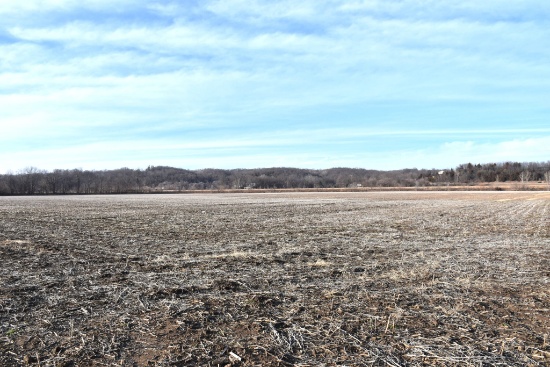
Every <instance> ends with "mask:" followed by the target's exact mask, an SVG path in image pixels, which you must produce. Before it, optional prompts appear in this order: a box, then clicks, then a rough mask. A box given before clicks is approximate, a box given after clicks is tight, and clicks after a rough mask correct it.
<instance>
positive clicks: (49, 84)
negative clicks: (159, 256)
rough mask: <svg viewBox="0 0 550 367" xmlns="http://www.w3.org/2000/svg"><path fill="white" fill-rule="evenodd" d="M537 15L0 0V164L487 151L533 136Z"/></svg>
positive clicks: (541, 29)
mask: <svg viewBox="0 0 550 367" xmlns="http://www.w3.org/2000/svg"><path fill="white" fill-rule="evenodd" d="M549 16H550V5H546V4H544V3H541V2H539V1H534V0H527V1H510V2H505V3H502V2H496V1H487V2H483V3H479V2H474V1H469V0H468V1H463V2H458V3H453V4H449V3H442V2H438V1H422V2H420V1H414V0H403V1H391V2H388V1H337V0H327V1H313V0H306V1H302V2H300V3H299V4H298V3H296V2H291V1H286V0H285V1H273V2H264V1H242V0H224V1H204V2H202V1H201V2H198V1H190V2H175V1H155V2H149V3H139V2H138V3H136V2H134V1H129V0H128V1H126V0H124V1H114V2H113V1H104V0H95V1H87V2H80V1H72V0H46V1H42V0H41V1H38V0H29V1H18V2H16V1H5V2H2V4H0V17H1V18H2V19H3V20H4V21H3V24H4V25H3V26H2V27H0V53H1V54H2V57H1V58H0V81H1V83H0V105H1V106H2V107H1V111H2V113H1V115H0V127H1V128H2V134H1V135H0V158H1V161H0V171H1V170H2V169H3V170H7V169H18V168H21V167H22V166H28V165H37V166H40V164H38V162H37V159H38V158H37V156H38V155H39V156H41V157H50V158H49V160H48V161H47V164H44V165H43V166H44V167H46V166H47V167H56V166H58V167H62V166H65V167H66V166H67V165H68V164H72V165H74V164H75V161H79V160H80V161H82V162H91V161H92V160H93V161H94V163H93V164H91V163H90V166H89V167H96V168H102V167H107V166H112V165H113V164H115V163H114V162H116V165H131V164H130V163H128V164H123V163H124V162H134V163H135V164H138V162H142V163H143V162H145V161H147V156H146V155H147V154H149V155H150V156H151V157H157V158H158V160H162V159H163V158H164V159H166V160H170V159H174V161H178V159H177V158H178V157H180V158H181V160H180V161H181V162H182V163H181V164H180V165H179V166H182V165H186V166H193V167H197V165H200V164H203V163H205V162H213V163H215V162H216V159H219V161H218V162H219V164H211V165H209V166H220V167H240V166H243V165H253V166H268V165H272V163H271V162H286V161H288V162H291V163H293V164H291V165H298V166H304V165H305V164H311V165H312V166H316V167H317V166H322V165H326V164H329V163H330V162H332V163H333V164H335V165H336V164H337V165H344V166H346V165H349V166H364V167H378V168H380V165H379V163H377V162H384V163H383V165H384V166H388V167H389V166H391V167H407V166H417V167H423V166H426V165H427V166H432V165H434V163H432V162H433V161H432V160H433V156H432V154H431V153H429V152H433V151H439V150H441V152H442V154H440V155H439V156H440V157H444V156H445V154H444V153H445V152H448V153H449V154H448V155H447V157H448V161H449V162H451V161H452V162H456V163H457V164H458V162H460V159H459V158H461V157H462V156H464V157H465V158H467V157H473V158H475V156H473V155H468V154H470V153H468V152H471V151H472V150H470V149H469V148H468V147H469V146H471V145H472V146H474V147H476V149H477V151H478V152H485V153H483V154H481V153H480V154H479V155H478V157H479V159H477V160H478V161H484V160H485V159H483V158H484V157H487V158H490V157H495V158H496V157H497V156H503V154H501V153H502V152H501V151H500V150H499V149H500V147H502V146H505V145H503V144H511V143H510V142H514V141H519V142H523V143H522V144H527V143H526V142H529V141H539V140H537V139H543V140H544V139H546V137H548V136H550V131H549V130H548V128H547V126H548V125H547V121H548V115H549V113H550V105H549V104H548V102H547V101H548V100H550V69H548V67H547V65H548V61H549V60H550V51H549V50H548V48H546V47H544V46H543V45H544V44H545V42H546V41H547V40H548V39H550V28H549V27H547V19H548V17H549ZM533 139H534V140H533ZM174 141H175V143H174ZM178 142H179V144H180V145H178V144H177V143H178ZM121 143H122V144H121ZM323 144H324V145H325V146H326V147H327V149H325V152H326V153H327V154H324V153H323V150H322V149H321V148H319V146H321V145H323ZM137 146H140V147H142V152H143V153H142V154H138V153H136V152H135V149H134V150H133V149H132V147H137ZM99 147H101V148H99ZM108 147H112V149H109V148H108ZM148 147H150V149H149V148H148ZM157 147H160V148H157ZM162 147H164V149H165V151H166V154H165V155H163V154H162ZM344 147H347V148H344ZM537 147H538V146H537ZM51 149H53V150H51ZM79 149H82V152H88V153H86V154H84V153H82V154H80V153H79V151H80V150H79ZM94 149H97V150H98V151H111V154H109V155H106V154H99V153H97V154H92V153H91V152H92V151H93V150H94ZM491 149H492V150H494V154H491ZM474 150H475V149H474ZM505 150H506V149H505ZM530 150H532V151H533V152H535V151H539V152H540V153H532V154H531V155H529V157H531V158H533V160H537V159H536V157H539V160H545V159H547V155H545V154H546V153H545V151H544V150H541V149H539V148H537V149H534V148H533V149H530ZM130 151H131V152H132V154H128V153H125V152H130ZM191 151H192V152H193V154H192V155H191V156H192V159H187V160H186V158H185V157H189V156H190V155H189V154H190V153H189V152H191ZM222 151H223V153H220V152H222ZM424 151H426V152H428V153H423V152H424ZM507 151H508V152H514V153H515V154H516V155H517V157H518V158H517V159H518V160H522V159H520V157H525V156H527V155H526V154H525V153H520V152H521V149H517V150H514V149H512V148H510V147H508V149H507ZM48 152H51V154H49V153H48ZM55 152H64V153H60V154H57V153H55ZM201 152H203V153H202V155H201ZM392 152H393V154H392ZM460 152H463V154H462V155H461V154H460ZM497 152H501V153H498V154H497ZM216 154H218V155H216ZM471 154H473V153H471ZM243 155H244V156H254V157H257V158H254V159H253V158H250V157H249V158H248V159H243ZM94 156H96V157H101V159H99V158H96V159H91V160H90V159H88V158H87V157H94ZM137 156H139V157H142V158H143V159H142V160H139V159H137V158H135V159H134V158H132V157H137ZM67 157H71V160H69V158H67ZM230 157H234V159H235V163H234V164H231V158H230ZM262 157H263V159H265V160H266V161H265V163H261V159H262ZM276 157H280V159H276ZM285 157H286V158H285ZM289 157H296V158H295V159H290V158H289ZM372 157H376V158H374V159H373V158H372ZM452 157H454V158H452ZM157 158H155V159H157ZM413 158H414V159H415V160H416V161H415V162H412V161H411V160H412V159H413ZM44 159H45V158H44ZM509 159H513V158H509ZM388 160H391V162H390V161H388ZM472 160H475V159H472ZM193 162H195V163H193ZM239 162H244V163H239ZM246 162H248V163H246ZM346 162H349V164H346ZM360 162H363V163H360ZM392 162H393V163H392ZM158 163H159V164H168V162H166V163H162V162H158ZM256 163H257V164H256ZM435 163H438V162H435ZM439 164H440V166H445V167H448V166H449V165H450V164H444V162H443V161H441V162H440V163H438V165H439ZM453 164H454V163H453ZM94 165H95V166H94ZM76 166H84V163H83V164H81V165H78V164H76Z"/></svg>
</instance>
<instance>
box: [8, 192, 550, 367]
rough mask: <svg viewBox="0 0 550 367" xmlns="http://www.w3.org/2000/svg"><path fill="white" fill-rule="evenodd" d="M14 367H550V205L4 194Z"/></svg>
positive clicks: (495, 198) (385, 197)
mask: <svg viewBox="0 0 550 367" xmlns="http://www.w3.org/2000/svg"><path fill="white" fill-rule="evenodd" d="M0 256H1V257H0V259H1V263H0V365H1V366H27V365H32V366H65V367H68V366H227V365H229V366H550V320H549V316H550V283H549V279H550V193H547V192H492V193H490V192H383V193H380V192H379V193H373V192H356V193H349V192H348V193H346V192H342V193H276V194H265V193H262V194H189V195H128V196H73V197H5V198H0Z"/></svg>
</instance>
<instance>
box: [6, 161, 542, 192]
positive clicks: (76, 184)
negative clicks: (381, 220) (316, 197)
mask: <svg viewBox="0 0 550 367" xmlns="http://www.w3.org/2000/svg"><path fill="white" fill-rule="evenodd" d="M510 181H516V182H522V183H525V182H529V181H539V182H541V181H544V182H547V183H548V184H549V186H550V161H548V162H530V163H519V162H504V163H487V164H475V165H474V164H472V163H467V164H461V165H459V166H458V167H456V168H454V169H416V168H412V169H401V170H393V171H381V170H368V169H362V168H342V167H339V168H330V169H323V170H314V169H300V168H287V167H278V168H258V169H230V170H224V169H201V170H187V169H182V168H174V167H167V166H149V167H147V169H144V170H141V169H130V168H120V169H115V170H100V171H95V170H82V169H70V170H68V169H55V170H53V171H46V170H40V169H38V168H35V167H28V168H25V169H23V170H20V171H19V172H16V173H7V174H3V175H0V195H39V194H53V195H56V194H124V193H147V192H163V191H183V190H227V189H301V188H312V189H314V188H356V187H425V186H438V185H465V184H466V185H469V184H476V183H484V182H510Z"/></svg>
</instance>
